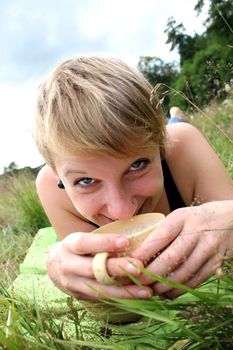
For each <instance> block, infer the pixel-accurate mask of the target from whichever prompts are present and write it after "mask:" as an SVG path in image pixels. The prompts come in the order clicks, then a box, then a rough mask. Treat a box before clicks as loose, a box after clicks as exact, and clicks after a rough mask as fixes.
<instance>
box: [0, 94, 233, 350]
mask: <svg viewBox="0 0 233 350" xmlns="http://www.w3.org/2000/svg"><path fill="white" fill-rule="evenodd" d="M232 110H233V100H232V99H229V100H228V101H227V102H225V103H223V104H220V105H219V104H216V105H212V106H211V107H209V108H208V109H206V110H204V111H199V112H195V113H193V114H191V115H189V116H188V118H189V120H190V122H191V123H192V124H194V125H196V126H197V127H198V128H199V129H200V130H201V131H202V132H203V133H204V135H205V136H206V137H207V138H208V140H209V141H210V143H211V144H212V145H213V147H214V149H215V150H216V152H217V153H218V154H219V156H220V158H221V159H222V160H223V162H224V164H225V166H226V167H227V169H228V171H229V173H230V175H231V177H232V178H233V141H232V137H233V114H232ZM34 181H35V176H34V175H32V174H31V173H29V172H26V173H23V174H20V175H17V176H8V177H2V178H1V179H0V194H1V197H0V233H1V246H0V285H1V293H0V295H1V296H0V349H10V350H11V349H12V350H13V349H19V350H21V349H126V345H124V344H127V345H130V346H131V348H132V349H138V350H140V349H142V346H143V344H144V346H145V348H146V349H159V347H155V345H154V339H155V337H156V329H158V328H159V327H160V326H161V325H162V324H164V322H165V323H166V322H167V323H172V322H173V321H174V322H177V324H176V326H177V327H176V331H175V332H174V333H173V339H171V340H170V344H171V345H169V349H170V350H172V349H181V348H182V349H231V348H232V340H233V326H232V324H233V316H232V307H233V306H232V305H233V302H232V298H231V297H230V295H232V291H233V281H232V264H228V266H226V268H225V269H226V271H227V273H225V275H224V277H223V278H222V283H223V284H224V285H225V286H226V287H227V288H226V290H228V292H226V294H225V295H224V297H223V298H222V297H221V298H218V297H216V295H212V296H211V295H208V296H207V295H202V296H199V301H198V303H196V304H195V305H190V304H185V305H179V304H178V303H177V304H176V303H175V302H173V304H172V303H170V304H169V303H167V302H166V303H164V302H162V301H161V302H158V300H157V299H156V300H152V301H148V302H146V303H143V304H142V303H138V304H137V302H136V303H129V304H126V305H124V306H123V307H125V308H129V309H130V308H136V309H137V310H139V311H140V310H142V308H143V310H144V314H145V315H146V317H147V318H148V324H147V325H148V326H147V332H146V333H145V330H142V331H141V333H139V334H137V336H135V335H134V336H133V335H132V334H130V331H129V336H128V339H124V342H126V343H121V342H119V343H115V344H112V345H109V343H108V342H107V337H106V342H105V341H103V343H102V344H101V345H98V344H85V343H83V342H82V341H81V340H82V339H79V338H76V339H75V340H74V339H64V335H63V334H62V330H61V329H60V328H59V327H57V325H56V324H55V323H53V320H52V319H50V320H48V319H47V318H43V316H42V315H39V314H38V312H36V311H35V310H31V309H30V308H29V307H28V306H27V305H24V304H23V303H21V302H20V301H15V302H14V304H12V295H9V294H8V293H7V290H8V288H9V287H10V285H11V283H12V281H13V280H14V279H15V277H16V276H17V274H18V268H19V263H20V262H22V260H23V258H24V256H25V254H26V252H27V249H28V247H29V246H30V244H31V242H32V240H33V236H34V235H35V233H36V232H37V230H38V229H39V228H41V227H46V226H48V225H49V222H48V220H47V218H46V216H45V214H44V212H43V210H42V208H41V206H40V203H39V201H38V198H37V195H36V193H35V186H34ZM224 298H225V299H224ZM12 305H13V306H12ZM172 308H173V309H174V310H176V311H179V317H178V318H176V319H175V320H173V319H172V317H171V316H168V315H169V312H170V310H171V309H172ZM160 309H162V310H163V311H164V310H165V311H166V310H167V311H168V313H167V316H166V317H165V320H163V321H161V315H160V314H159V311H158V310H160ZM9 310H10V312H9ZM154 310H157V311H156V312H155V311H154ZM12 315H13V316H12ZM9 317H10V318H11V317H13V319H14V320H17V322H15V323H14V322H13V325H12V328H11V333H10V336H9V327H7V324H10V323H11V322H10V320H9ZM169 317H170V318H169ZM156 327H157V328H156ZM90 332H92V330H91V329H90ZM25 334H27V336H25ZM28 335H30V336H28ZM142 343H143V344H142ZM172 344H173V345H172Z"/></svg>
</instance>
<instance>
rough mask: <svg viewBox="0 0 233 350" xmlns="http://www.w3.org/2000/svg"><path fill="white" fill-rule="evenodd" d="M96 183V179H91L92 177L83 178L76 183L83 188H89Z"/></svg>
mask: <svg viewBox="0 0 233 350" xmlns="http://www.w3.org/2000/svg"><path fill="white" fill-rule="evenodd" d="M94 182H95V180H94V179H92V178H90V177H83V178H82V179H79V180H77V181H76V182H75V185H79V186H82V187H88V186H90V185H92V184H93V183H94Z"/></svg>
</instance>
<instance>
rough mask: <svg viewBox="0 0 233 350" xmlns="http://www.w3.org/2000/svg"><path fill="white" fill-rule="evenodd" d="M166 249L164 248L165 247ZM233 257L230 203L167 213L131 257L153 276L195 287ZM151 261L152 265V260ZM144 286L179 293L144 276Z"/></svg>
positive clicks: (222, 202) (203, 205)
mask: <svg viewBox="0 0 233 350" xmlns="http://www.w3.org/2000/svg"><path fill="white" fill-rule="evenodd" d="M165 247H166V248H165ZM232 256H233V201H231V200H226V201H218V202H209V203H205V204H202V205H200V206H197V207H188V208H181V209H177V210H175V211H173V212H172V213H171V214H169V215H168V216H167V217H166V219H165V220H164V221H163V222H162V223H161V225H160V226H159V227H158V228H156V230H155V231H154V232H153V233H151V234H150V236H149V237H148V238H147V240H145V241H144V242H143V244H142V245H141V246H140V248H138V249H137V250H136V251H135V252H134V254H133V257H134V258H136V259H137V258H139V257H140V259H141V260H142V261H144V263H145V264H146V263H147V262H150V263H149V265H148V266H147V269H148V270H149V271H151V272H152V273H154V274H156V275H159V276H164V277H166V278H168V279H170V280H172V281H175V282H179V283H183V284H185V285H186V286H189V287H191V288H194V287H196V286H198V285H199V284H200V283H202V282H204V281H205V280H207V279H208V278H209V277H210V276H211V275H212V274H213V273H214V272H215V271H216V270H217V269H218V268H219V267H220V266H221V265H222V264H223V261H224V260H225V259H230V258H232ZM153 257H155V258H154V260H153V261H152V262H151V259H153ZM139 281H140V282H141V283H142V284H144V285H149V284H152V286H153V289H154V292H155V293H156V294H159V295H163V294H166V295H168V296H169V297H176V296H178V295H180V294H182V292H181V291H180V290H177V289H172V287H169V286H168V285H166V284H163V283H160V282H155V283H154V280H153V279H152V278H149V277H148V276H146V275H145V274H144V275H142V276H141V277H139Z"/></svg>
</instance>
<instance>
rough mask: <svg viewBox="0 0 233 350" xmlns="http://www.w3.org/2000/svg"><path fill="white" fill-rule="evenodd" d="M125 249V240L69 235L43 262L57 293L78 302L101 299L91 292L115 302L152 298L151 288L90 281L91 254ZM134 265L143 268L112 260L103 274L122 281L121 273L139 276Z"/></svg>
mask: <svg viewBox="0 0 233 350" xmlns="http://www.w3.org/2000/svg"><path fill="white" fill-rule="evenodd" d="M128 245H129V241H128V239H127V238H126V237H125V236H122V235H119V234H101V235H97V234H93V233H82V232H77V233H72V234H70V235H68V236H67V237H66V238H65V239H63V241H61V242H59V243H57V244H56V245H55V246H54V247H53V248H52V249H51V251H50V253H49V255H48V258H47V270H48V275H49V277H50V278H51V280H52V281H53V282H54V284H55V285H56V286H57V287H58V288H59V289H61V290H62V291H64V292H66V293H67V294H69V295H72V296H74V297H75V298H79V299H90V298H91V299H101V298H104V296H102V295H101V294H99V293H98V292H97V291H95V290H98V291H100V292H103V293H106V294H107V295H109V296H111V297H115V298H127V299H130V298H149V297H151V295H152V294H153V290H152V288H151V287H148V286H147V287H139V286H137V285H132V284H128V285H124V286H120V285H119V286H118V285H117V286H105V285H102V284H99V283H98V282H97V281H96V280H95V278H94V275H93V271H92V260H93V257H92V255H93V254H95V253H99V252H122V251H124V250H125V249H126V248H127V247H128ZM129 260H130V261H132V264H131V263H130V262H129ZM135 265H136V266H139V267H142V266H143V264H142V262H141V260H140V259H133V258H122V257H118V258H115V257H112V258H109V259H108V261H107V270H108V273H109V274H110V275H111V276H113V277H118V278H123V279H124V280H125V277H126V272H124V271H128V272H129V273H130V274H131V275H132V276H135V277H138V276H139V275H140V270H139V269H137V268H135V267H134V266H135ZM129 283H130V282H129ZM92 287H93V288H94V289H95V290H93V289H92Z"/></svg>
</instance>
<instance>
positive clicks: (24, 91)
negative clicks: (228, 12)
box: [0, 0, 208, 173]
mask: <svg viewBox="0 0 233 350" xmlns="http://www.w3.org/2000/svg"><path fill="white" fill-rule="evenodd" d="M196 3H197V0H163V1H161V0H144V1H142V0H33V1H31V0H7V1H5V0H0V23H1V24H0V47H1V54H0V121H1V124H0V125H1V127H0V152H1V154H0V173H2V172H3V170H4V167H7V166H8V165H9V164H10V163H11V162H13V161H14V162H15V163H16V165H17V166H18V167H24V166H31V167H36V166H39V165H41V164H43V159H42V157H41V156H40V154H39V152H38V151H37V149H36V147H35V144H34V140H33V138H32V125H33V121H34V110H35V102H36V95H37V87H38V85H39V84H40V83H41V82H42V81H43V80H44V79H45V78H46V77H47V76H48V75H49V74H50V73H51V72H52V71H53V69H55V68H56V66H57V65H58V64H59V63H61V62H62V61H64V60H65V59H67V58H71V57H75V56H85V55H88V56H90V55H98V56H107V57H109V56H111V57H117V58H120V59H123V60H124V61H125V62H126V63H128V64H129V65H131V66H133V67H136V66H137V63H138V62H139V59H140V57H141V56H156V57H159V58H161V59H162V60H163V61H164V62H173V61H177V62H178V61H179V55H178V53H177V52H176V51H170V45H168V44H166V40H167V36H166V34H165V33H164V30H165V29H166V24H167V21H168V18H169V17H173V18H174V19H175V20H176V22H177V23H183V25H184V27H185V28H186V32H187V34H190V35H193V34H194V33H195V32H196V33H202V32H203V31H204V27H203V22H204V20H205V18H206V16H207V9H208V7H206V8H205V9H204V11H203V12H202V13H201V15H199V16H197V14H196V12H195V11H194V7H195V5H196Z"/></svg>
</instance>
